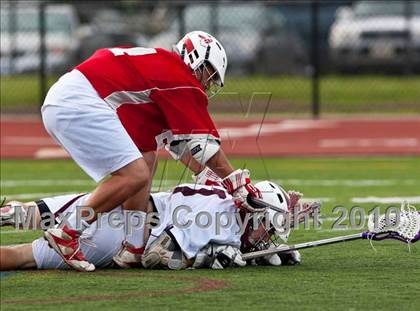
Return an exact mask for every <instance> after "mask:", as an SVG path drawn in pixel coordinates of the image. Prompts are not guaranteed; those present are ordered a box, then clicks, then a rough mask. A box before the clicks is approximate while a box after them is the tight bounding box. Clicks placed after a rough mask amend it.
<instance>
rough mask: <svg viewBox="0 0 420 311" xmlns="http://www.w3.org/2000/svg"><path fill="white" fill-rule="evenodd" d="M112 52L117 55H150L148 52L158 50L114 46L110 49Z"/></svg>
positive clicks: (151, 52)
mask: <svg viewBox="0 0 420 311" xmlns="http://www.w3.org/2000/svg"><path fill="white" fill-rule="evenodd" d="M109 50H110V51H111V52H112V54H114V55H115V56H121V55H124V54H126V55H130V56H140V55H148V54H155V53H156V50H155V49H152V48H140V47H137V48H112V49H109Z"/></svg>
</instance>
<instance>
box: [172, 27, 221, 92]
mask: <svg viewBox="0 0 420 311" xmlns="http://www.w3.org/2000/svg"><path fill="white" fill-rule="evenodd" d="M175 48H176V49H177V52H178V53H179V55H180V56H181V58H182V60H183V61H184V63H185V64H187V65H188V66H189V67H190V68H191V69H192V70H193V71H196V70H197V69H199V68H200V66H201V65H203V64H205V62H209V63H210V65H211V66H212V67H213V68H214V70H215V71H216V73H217V76H218V77H217V80H218V81H217V83H218V84H219V86H220V87H223V85H224V81H225V73H226V67H227V57H226V52H225V49H224V48H223V46H222V45H221V44H220V42H219V41H217V39H216V38H215V37H213V36H212V35H210V34H208V33H206V32H204V31H192V32H189V33H187V34H186V35H185V36H184V37H183V38H182V39H181V40H180V41H179V42H178V43H177V44H176V46H175Z"/></svg>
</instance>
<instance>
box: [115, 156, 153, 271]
mask: <svg viewBox="0 0 420 311" xmlns="http://www.w3.org/2000/svg"><path fill="white" fill-rule="evenodd" d="M143 158H144V160H145V161H146V163H147V166H148V168H149V172H150V175H151V176H153V175H154V173H155V171H156V167H157V152H156V151H149V152H145V153H143ZM152 180H153V178H150V180H149V183H148V186H147V188H143V189H142V190H140V191H139V192H137V193H136V194H135V195H134V196H132V197H130V198H129V199H128V200H127V201H125V202H124V204H123V207H124V209H126V210H133V209H134V208H135V207H136V205H138V202H147V204H148V205H147V209H146V211H147V212H152V211H153V207H152V203H151V202H150V201H149V196H150V190H151V187H152ZM130 231H131V232H130V233H129V234H127V235H126V236H125V241H124V243H123V244H122V247H121V249H120V250H119V251H118V252H117V254H116V255H115V256H114V262H115V263H116V264H117V265H119V266H120V267H122V268H129V267H132V266H135V265H136V264H139V263H140V260H141V255H142V254H143V250H144V247H143V244H144V243H143V241H147V239H148V236H149V230H145V225H143V226H132V228H130Z"/></svg>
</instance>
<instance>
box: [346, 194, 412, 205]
mask: <svg viewBox="0 0 420 311" xmlns="http://www.w3.org/2000/svg"><path fill="white" fill-rule="evenodd" d="M351 201H352V202H353V203H384V204H391V203H398V204H401V203H402V202H403V201H407V202H408V203H412V204H414V203H420V196H413V197H374V196H370V197H364V198H352V199H351Z"/></svg>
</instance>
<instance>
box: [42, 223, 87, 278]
mask: <svg viewBox="0 0 420 311" xmlns="http://www.w3.org/2000/svg"><path fill="white" fill-rule="evenodd" d="M80 235H81V233H80V232H79V231H77V230H74V229H71V228H69V227H67V226H64V227H63V228H52V229H48V230H47V231H45V233H44V238H45V239H46V240H47V241H48V244H49V245H50V246H51V247H52V248H53V249H54V250H55V251H56V252H57V254H58V255H60V256H61V258H63V260H64V261H65V262H66V263H67V264H68V265H69V266H70V267H71V268H73V269H75V270H77V271H81V272H92V271H95V266H94V265H93V264H91V263H90V262H88V261H87V260H86V258H85V256H84V255H83V253H82V250H81V249H80V244H79V240H80Z"/></svg>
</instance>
